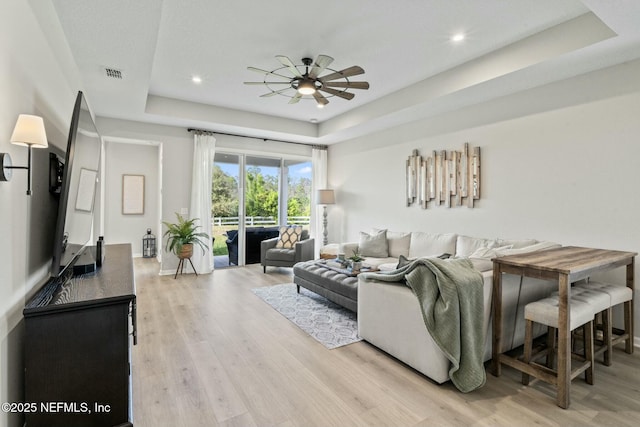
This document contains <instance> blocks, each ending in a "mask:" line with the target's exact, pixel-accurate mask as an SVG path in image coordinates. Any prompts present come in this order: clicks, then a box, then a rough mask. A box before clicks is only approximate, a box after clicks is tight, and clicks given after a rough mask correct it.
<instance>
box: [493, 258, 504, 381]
mask: <svg viewBox="0 0 640 427" xmlns="http://www.w3.org/2000/svg"><path fill="white" fill-rule="evenodd" d="M491 299H492V304H491V306H492V307H493V329H492V330H493V340H492V343H491V371H492V373H493V375H495V376H496V377H499V376H500V374H501V373H502V372H501V365H500V353H501V350H502V272H501V271H500V267H499V266H498V265H497V264H496V263H494V264H493V291H492V295H491Z"/></svg>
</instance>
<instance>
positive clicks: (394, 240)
mask: <svg viewBox="0 0 640 427" xmlns="http://www.w3.org/2000/svg"><path fill="white" fill-rule="evenodd" d="M380 231H382V230H380V229H379V228H374V229H372V230H371V234H375V233H379V232H380ZM387 244H388V245H389V256H390V257H394V258H398V257H399V256H400V255H404V256H405V257H407V256H409V245H410V244H411V233H404V232H399V231H389V230H387Z"/></svg>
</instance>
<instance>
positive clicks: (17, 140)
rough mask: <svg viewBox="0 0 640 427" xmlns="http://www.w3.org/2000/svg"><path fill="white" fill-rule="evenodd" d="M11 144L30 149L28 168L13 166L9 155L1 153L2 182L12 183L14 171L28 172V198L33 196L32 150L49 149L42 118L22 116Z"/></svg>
mask: <svg viewBox="0 0 640 427" xmlns="http://www.w3.org/2000/svg"><path fill="white" fill-rule="evenodd" d="M11 143H12V144H16V145H24V146H26V147H28V149H29V157H28V162H27V166H13V165H12V163H11V156H10V155H9V153H0V181H10V180H11V176H12V175H13V169H26V170H27V196H30V195H31V148H33V147H35V148H47V147H48V146H49V143H48V142H47V133H46V132H45V130H44V121H43V120H42V117H39V116H32V115H29V114H20V115H19V116H18V121H17V122H16V127H15V128H14V129H13V134H12V135H11Z"/></svg>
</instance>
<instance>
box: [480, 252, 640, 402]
mask: <svg viewBox="0 0 640 427" xmlns="http://www.w3.org/2000/svg"><path fill="white" fill-rule="evenodd" d="M636 255H638V254H637V252H625V251H614V250H608V249H594V248H584V247H576V246H563V247H560V248H556V249H548V250H542V251H537V252H530V253H524V254H517V255H509V256H503V257H498V258H494V259H493V260H492V261H493V295H492V298H493V304H492V314H493V341H492V363H491V370H492V373H493V375H495V376H500V374H501V366H502V365H503V364H504V365H507V366H511V367H513V368H515V369H518V370H520V371H522V372H524V373H527V374H529V375H532V376H534V377H536V378H540V379H543V380H545V381H547V382H551V383H553V384H554V385H556V387H557V395H556V401H557V404H558V406H560V407H561V408H565V409H566V408H568V407H569V404H570V388H571V333H570V330H569V324H570V322H569V320H570V319H569V315H570V313H569V304H570V301H569V299H570V293H571V284H572V283H574V282H576V281H578V280H582V279H586V278H588V277H590V276H591V275H593V274H595V273H600V272H602V271H606V270H612V269H615V268H619V267H625V266H626V286H627V287H629V288H631V291H632V292H633V290H634V286H635V285H634V262H635V261H634V260H635V256H636ZM503 273H509V274H515V275H519V276H526V277H533V278H537V279H543V280H553V281H557V282H558V293H559V307H558V309H559V319H558V353H557V355H558V357H557V375H556V376H555V377H550V375H549V372H548V370H544V369H541V368H540V367H537V366H535V365H532V364H528V363H525V362H523V361H522V360H520V359H518V358H517V357H513V356H510V355H508V354H505V353H502V352H501V349H502V319H501V317H502V274H503ZM529 286H534V285H529ZM619 338H621V339H624V340H625V351H626V352H627V353H633V300H631V301H630V302H629V303H628V304H626V305H625V330H624V332H623V335H622V336H621V337H619Z"/></svg>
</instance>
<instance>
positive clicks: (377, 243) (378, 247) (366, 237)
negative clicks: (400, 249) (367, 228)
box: [358, 230, 389, 258]
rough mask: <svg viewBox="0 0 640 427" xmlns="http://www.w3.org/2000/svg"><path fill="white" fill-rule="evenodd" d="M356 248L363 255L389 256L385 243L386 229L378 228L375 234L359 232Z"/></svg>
mask: <svg viewBox="0 0 640 427" xmlns="http://www.w3.org/2000/svg"><path fill="white" fill-rule="evenodd" d="M358 250H359V251H360V255H362V256H363V257H374V258H386V257H388V256H389V246H388V244H387V230H380V231H378V232H377V233H375V234H369V233H365V232H364V231H361V232H360V243H359V244H358Z"/></svg>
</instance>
